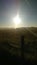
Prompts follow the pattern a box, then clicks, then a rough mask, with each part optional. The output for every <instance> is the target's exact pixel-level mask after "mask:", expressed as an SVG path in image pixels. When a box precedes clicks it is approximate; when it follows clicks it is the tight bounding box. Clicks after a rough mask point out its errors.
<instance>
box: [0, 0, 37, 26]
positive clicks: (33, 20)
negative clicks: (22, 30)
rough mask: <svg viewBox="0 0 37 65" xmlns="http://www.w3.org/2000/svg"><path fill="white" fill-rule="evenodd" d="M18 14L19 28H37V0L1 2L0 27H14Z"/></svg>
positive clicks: (1, 0) (8, 0)
mask: <svg viewBox="0 0 37 65" xmlns="http://www.w3.org/2000/svg"><path fill="white" fill-rule="evenodd" d="M17 13H18V14H19V17H20V18H21V23H20V24H19V27H25V26H26V27H29V26H30V27H35V26H36V27H37V0H0V27H14V23H13V20H12V19H13V17H15V16H16V15H17Z"/></svg>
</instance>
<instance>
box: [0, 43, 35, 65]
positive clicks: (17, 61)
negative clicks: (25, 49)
mask: <svg viewBox="0 0 37 65" xmlns="http://www.w3.org/2000/svg"><path fill="white" fill-rule="evenodd" d="M6 43H7V44H5V43H4V42H3V43H1V44H0V63H1V64H2V63H4V64H10V65H26V64H29V65H30V64H34V63H35V61H30V60H27V59H26V58H24V59H23V58H22V57H20V56H17V55H11V53H10V52H9V51H8V50H6V49H5V48H3V47H4V46H3V45H6V47H7V46H9V47H11V46H10V45H9V44H8V42H6Z"/></svg>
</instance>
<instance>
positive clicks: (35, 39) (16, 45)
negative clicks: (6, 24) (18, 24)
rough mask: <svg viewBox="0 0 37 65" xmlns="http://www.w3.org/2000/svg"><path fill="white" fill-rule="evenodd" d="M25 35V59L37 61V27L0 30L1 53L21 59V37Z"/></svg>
mask: <svg viewBox="0 0 37 65" xmlns="http://www.w3.org/2000/svg"><path fill="white" fill-rule="evenodd" d="M22 35H24V58H25V59H27V60H30V61H32V60H37V27H26V28H17V29H12V28H11V29H10V28H9V29H5V28H4V29H0V51H1V49H4V50H6V51H8V52H9V53H10V54H11V56H13V55H15V56H20V57H21V36H22Z"/></svg>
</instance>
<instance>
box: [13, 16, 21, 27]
mask: <svg viewBox="0 0 37 65" xmlns="http://www.w3.org/2000/svg"><path fill="white" fill-rule="evenodd" d="M13 22H14V24H15V26H16V27H18V24H20V22H21V19H20V17H19V15H17V16H15V17H14V18H13Z"/></svg>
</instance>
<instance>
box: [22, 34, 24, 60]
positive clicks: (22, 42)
mask: <svg viewBox="0 0 37 65" xmlns="http://www.w3.org/2000/svg"><path fill="white" fill-rule="evenodd" d="M21 57H22V60H23V59H24V35H22V36H21Z"/></svg>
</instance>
